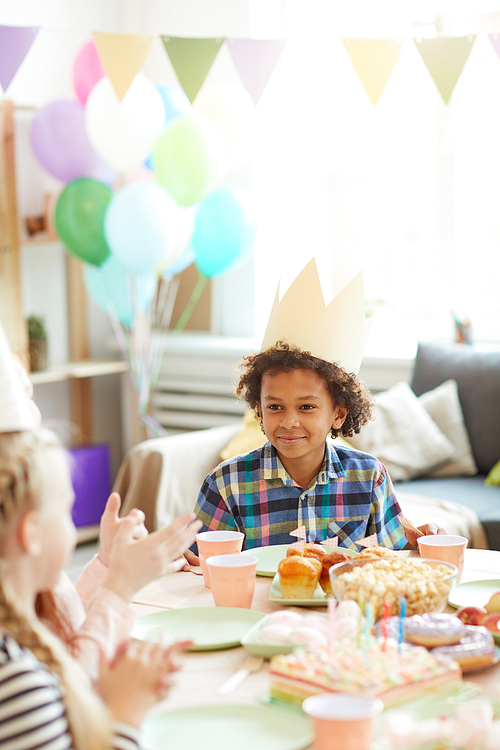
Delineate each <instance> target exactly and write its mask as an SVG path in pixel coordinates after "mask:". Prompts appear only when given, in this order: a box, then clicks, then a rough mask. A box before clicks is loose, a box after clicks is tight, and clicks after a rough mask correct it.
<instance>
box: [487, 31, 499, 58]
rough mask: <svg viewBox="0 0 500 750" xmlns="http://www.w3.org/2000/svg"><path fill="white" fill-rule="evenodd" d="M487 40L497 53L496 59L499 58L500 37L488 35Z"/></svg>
mask: <svg viewBox="0 0 500 750" xmlns="http://www.w3.org/2000/svg"><path fill="white" fill-rule="evenodd" d="M488 39H489V40H490V42H491V44H492V45H493V49H494V50H495V52H496V53H497V55H498V57H500V36H499V35H498V34H488Z"/></svg>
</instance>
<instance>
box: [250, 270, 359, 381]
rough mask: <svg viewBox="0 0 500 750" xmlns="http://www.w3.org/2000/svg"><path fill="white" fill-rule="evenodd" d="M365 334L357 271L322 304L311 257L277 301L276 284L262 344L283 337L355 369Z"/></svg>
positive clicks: (323, 356)
mask: <svg viewBox="0 0 500 750" xmlns="http://www.w3.org/2000/svg"><path fill="white" fill-rule="evenodd" d="M367 336H368V327H367V325H366V319H365V294H364V289H363V276H362V274H361V272H359V273H358V274H357V276H355V277H354V278H353V279H352V281H350V282H349V283H348V284H347V286H345V287H344V288H343V289H342V291H341V292H339V294H337V296H336V297H335V298H334V299H333V300H332V301H331V302H330V304H328V305H326V304H325V299H324V296H323V290H322V288H321V284H320V281H319V276H318V270H317V268H316V261H315V260H314V258H313V259H312V260H311V261H310V262H309V263H308V264H307V266H306V267H305V268H303V269H302V271H301V272H300V273H299V275H298V276H297V278H296V279H295V280H294V282H293V283H292V285H291V286H290V287H289V289H287V291H286V293H285V294H284V296H283V299H282V300H281V302H280V299H279V287H278V291H277V292H276V297H275V298H274V304H273V307H272V310H271V314H270V316H269V321H268V323H267V328H266V332H265V334H264V339H263V341H262V346H261V350H262V351H263V350H264V349H267V348H269V347H270V346H274V345H275V344H276V342H277V341H280V340H283V341H286V342H287V343H289V344H294V345H295V346H298V347H300V349H303V350H305V351H308V352H311V354H312V355H313V356H315V357H318V358H319V359H325V360H327V361H328V362H335V363H336V364H338V365H340V366H341V367H343V368H344V369H345V370H347V372H353V373H355V374H356V375H357V373H358V371H359V368H360V366H361V360H362V359H363V352H364V349H365V344H366V339H367Z"/></svg>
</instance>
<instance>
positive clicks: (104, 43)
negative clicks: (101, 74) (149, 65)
mask: <svg viewBox="0 0 500 750" xmlns="http://www.w3.org/2000/svg"><path fill="white" fill-rule="evenodd" d="M92 36H93V38H94V44H95V46H96V49H97V52H98V54H99V58H100V60H101V63H102V67H103V68H104V70H105V71H106V75H107V76H108V78H109V79H110V81H111V84H112V86H113V88H114V90H115V93H116V96H117V97H118V101H119V102H121V100H122V99H123V97H124V96H125V94H126V93H127V91H128V90H129V87H130V84H131V83H132V81H133V80H134V78H135V76H136V75H137V73H139V71H140V70H141V68H142V66H143V65H144V61H145V59H146V57H147V55H148V52H149V49H150V47H151V45H152V43H153V40H154V39H155V38H156V35H155V34H104V33H102V32H100V31H94V32H93V34H92Z"/></svg>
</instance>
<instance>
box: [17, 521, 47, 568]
mask: <svg viewBox="0 0 500 750" xmlns="http://www.w3.org/2000/svg"><path fill="white" fill-rule="evenodd" d="M17 534H18V542H19V544H20V545H21V547H22V549H23V551H24V552H26V553H27V554H28V555H31V556H32V557H38V556H39V555H40V554H41V551H42V540H41V536H40V534H41V529H40V513H39V512H38V511H37V510H30V511H28V512H27V513H25V514H24V516H23V517H22V518H21V521H20V523H19V527H18V532H17Z"/></svg>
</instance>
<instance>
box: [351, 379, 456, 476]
mask: <svg viewBox="0 0 500 750" xmlns="http://www.w3.org/2000/svg"><path fill="white" fill-rule="evenodd" d="M375 404H376V409H375V416H374V419H373V420H372V421H371V422H369V423H368V424H366V425H365V426H364V427H363V429H362V430H361V432H360V434H359V435H354V436H353V437H352V438H349V440H348V442H349V443H350V445H352V446H353V447H354V448H357V449H358V450H361V451H365V452H366V453H371V454H372V455H373V456H376V457H377V458H378V459H379V460H380V461H382V463H383V464H384V465H385V466H386V467H387V469H388V471H389V474H390V476H391V478H392V480H393V481H398V480H399V481H403V480H408V479H412V478H413V477H418V476H422V475H425V474H428V473H429V472H431V471H432V470H433V469H436V468H437V467H438V466H440V465H442V464H445V463H447V462H449V461H450V460H451V459H453V458H454V457H455V449H454V446H453V445H452V443H451V442H450V441H449V440H448V438H447V437H446V436H445V435H444V434H443V433H442V432H441V430H440V429H439V427H438V426H437V424H436V423H435V422H434V421H433V419H432V418H431V417H430V416H429V414H428V413H427V411H426V410H425V408H424V407H423V405H422V404H421V402H420V401H419V399H418V398H417V397H416V396H415V394H414V393H412V390H411V388H410V386H409V385H408V384H407V383H403V382H402V383H398V384H397V385H395V386H393V387H392V388H389V390H387V391H384V392H383V393H379V394H378V395H377V396H376V398H375Z"/></svg>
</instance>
